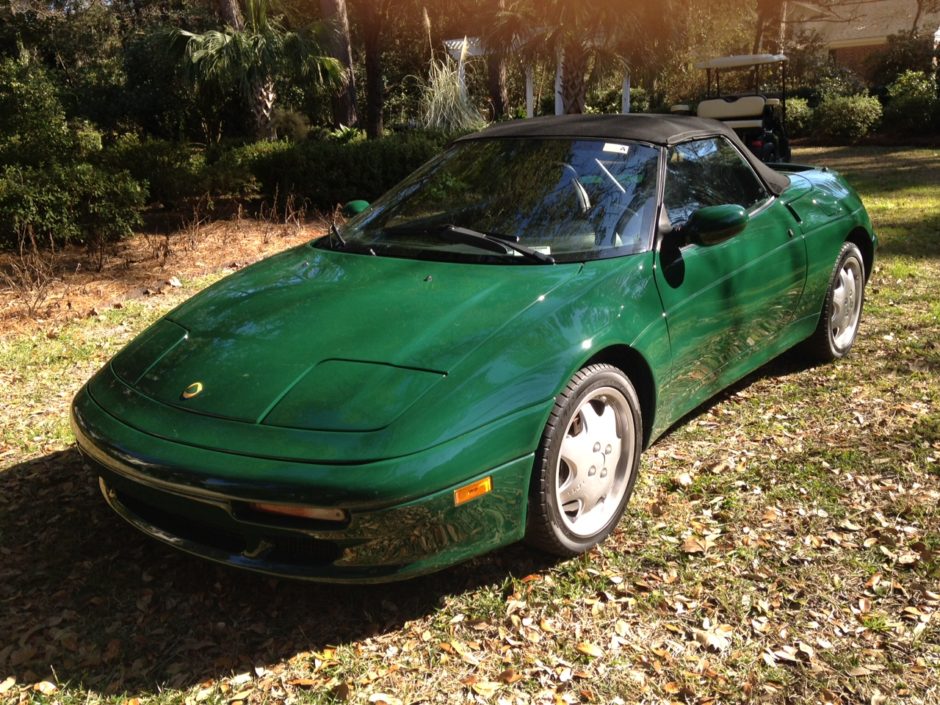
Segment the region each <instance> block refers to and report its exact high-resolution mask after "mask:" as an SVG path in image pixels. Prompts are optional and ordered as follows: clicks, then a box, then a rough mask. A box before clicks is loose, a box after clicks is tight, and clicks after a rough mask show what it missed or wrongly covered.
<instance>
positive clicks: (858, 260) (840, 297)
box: [804, 242, 865, 362]
mask: <svg viewBox="0 0 940 705" xmlns="http://www.w3.org/2000/svg"><path fill="white" fill-rule="evenodd" d="M864 299H865V260H864V259H863V258H862V253H861V252H860V251H859V249H858V246H856V245H855V244H854V243H852V242H847V243H845V244H844V245H843V246H842V250H841V252H840V253H839V258H838V259H837V260H836V266H835V268H834V269H833V271H832V277H831V279H830V281H829V290H828V291H827V292H826V299H825V301H824V302H823V309H822V313H821V315H820V317H819V324H818V325H817V326H816V330H815V331H814V332H813V335H812V336H810V337H809V339H808V340H807V341H806V343H805V344H804V350H805V351H806V353H808V354H809V355H810V356H811V357H813V358H815V359H817V360H820V361H822V362H829V361H831V360H838V359H839V358H842V357H845V356H846V355H847V354H848V352H849V350H850V349H851V348H852V344H853V343H854V342H855V337H856V336H857V335H858V326H859V323H860V322H861V320H862V304H863V302H864Z"/></svg>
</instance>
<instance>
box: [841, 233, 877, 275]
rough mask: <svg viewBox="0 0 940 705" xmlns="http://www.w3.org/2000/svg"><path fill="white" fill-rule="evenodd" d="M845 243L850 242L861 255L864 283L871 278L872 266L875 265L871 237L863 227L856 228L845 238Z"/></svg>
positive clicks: (873, 246)
mask: <svg viewBox="0 0 940 705" xmlns="http://www.w3.org/2000/svg"><path fill="white" fill-rule="evenodd" d="M845 241H846V242H851V243H852V244H853V245H855V246H856V247H857V248H858V249H859V251H860V252H861V253H862V262H863V264H864V265H865V281H866V282H867V281H868V280H869V279H870V278H871V272H872V266H873V265H874V263H875V245H874V243H872V239H871V235H870V234H869V233H868V231H867V230H865V228H863V227H856V228H855V229H853V230H852V231H851V232H849V234H848V235H847V236H846V238H845Z"/></svg>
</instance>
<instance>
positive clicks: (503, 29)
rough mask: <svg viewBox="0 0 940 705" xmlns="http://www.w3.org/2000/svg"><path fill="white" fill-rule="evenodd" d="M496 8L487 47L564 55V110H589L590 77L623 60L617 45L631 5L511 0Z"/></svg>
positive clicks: (609, 0)
mask: <svg viewBox="0 0 940 705" xmlns="http://www.w3.org/2000/svg"><path fill="white" fill-rule="evenodd" d="M488 5H489V6H490V7H494V5H493V3H488ZM495 7H496V12H495V15H494V17H493V22H492V23H491V29H490V31H488V32H487V33H486V34H485V35H484V41H485V43H486V44H487V45H488V47H489V48H492V49H495V50H496V51H497V52H499V51H502V52H514V51H515V52H519V53H521V54H523V55H527V56H528V57H529V58H530V59H533V60H535V59H541V60H547V61H554V60H556V59H557V60H559V61H560V63H561V70H562V78H561V94H562V104H563V106H564V112H565V113H581V112H584V107H585V98H586V94H587V86H588V83H589V81H590V78H591V76H592V75H593V74H594V73H595V72H596V71H598V70H600V69H601V68H603V67H605V66H608V65H610V64H611V63H617V62H620V61H621V59H620V57H619V56H618V55H617V52H616V47H617V46H618V44H620V43H621V42H622V36H623V33H624V32H626V31H627V28H629V27H630V26H631V24H630V19H631V10H630V6H629V5H628V4H627V3H623V2H622V0H581V1H580V2H570V0H507V1H506V2H505V4H503V3H497V4H496V5H495Z"/></svg>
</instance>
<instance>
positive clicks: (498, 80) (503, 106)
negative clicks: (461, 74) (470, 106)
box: [486, 0, 509, 122]
mask: <svg viewBox="0 0 940 705" xmlns="http://www.w3.org/2000/svg"><path fill="white" fill-rule="evenodd" d="M505 10H506V0H496V2H495V6H493V7H492V8H491V9H489V14H490V15H491V16H492V17H496V16H498V15H499V14H500V13H501V12H505ZM486 70H487V79H488V80H487V83H488V88H489V93H490V120H491V121H494V122H495V121H496V120H499V119H501V118H503V117H504V116H505V115H506V110H507V109H508V107H509V89H508V87H507V85H506V53H505V51H504V48H503V47H499V48H498V49H497V50H496V51H495V52H493V53H491V54H489V56H487V57H486Z"/></svg>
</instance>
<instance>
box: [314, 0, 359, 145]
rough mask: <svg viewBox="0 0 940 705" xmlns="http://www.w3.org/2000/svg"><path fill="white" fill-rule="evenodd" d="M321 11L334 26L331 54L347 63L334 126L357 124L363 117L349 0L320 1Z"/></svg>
mask: <svg viewBox="0 0 940 705" xmlns="http://www.w3.org/2000/svg"><path fill="white" fill-rule="evenodd" d="M320 12H321V14H322V15H323V19H324V20H325V21H326V22H327V23H329V24H330V25H331V27H330V30H331V31H330V33H329V41H328V44H329V48H330V55H331V56H333V57H334V58H335V59H337V60H338V61H339V62H340V63H342V64H343V73H344V76H345V81H344V82H343V86H342V88H340V90H339V91H337V92H336V93H334V94H333V127H340V126H341V125H346V126H350V125H355V124H356V123H357V122H358V121H359V117H358V115H357V114H356V76H355V74H354V73H353V68H352V66H353V58H352V46H351V43H350V39H349V15H348V14H347V12H346V0H320Z"/></svg>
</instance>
